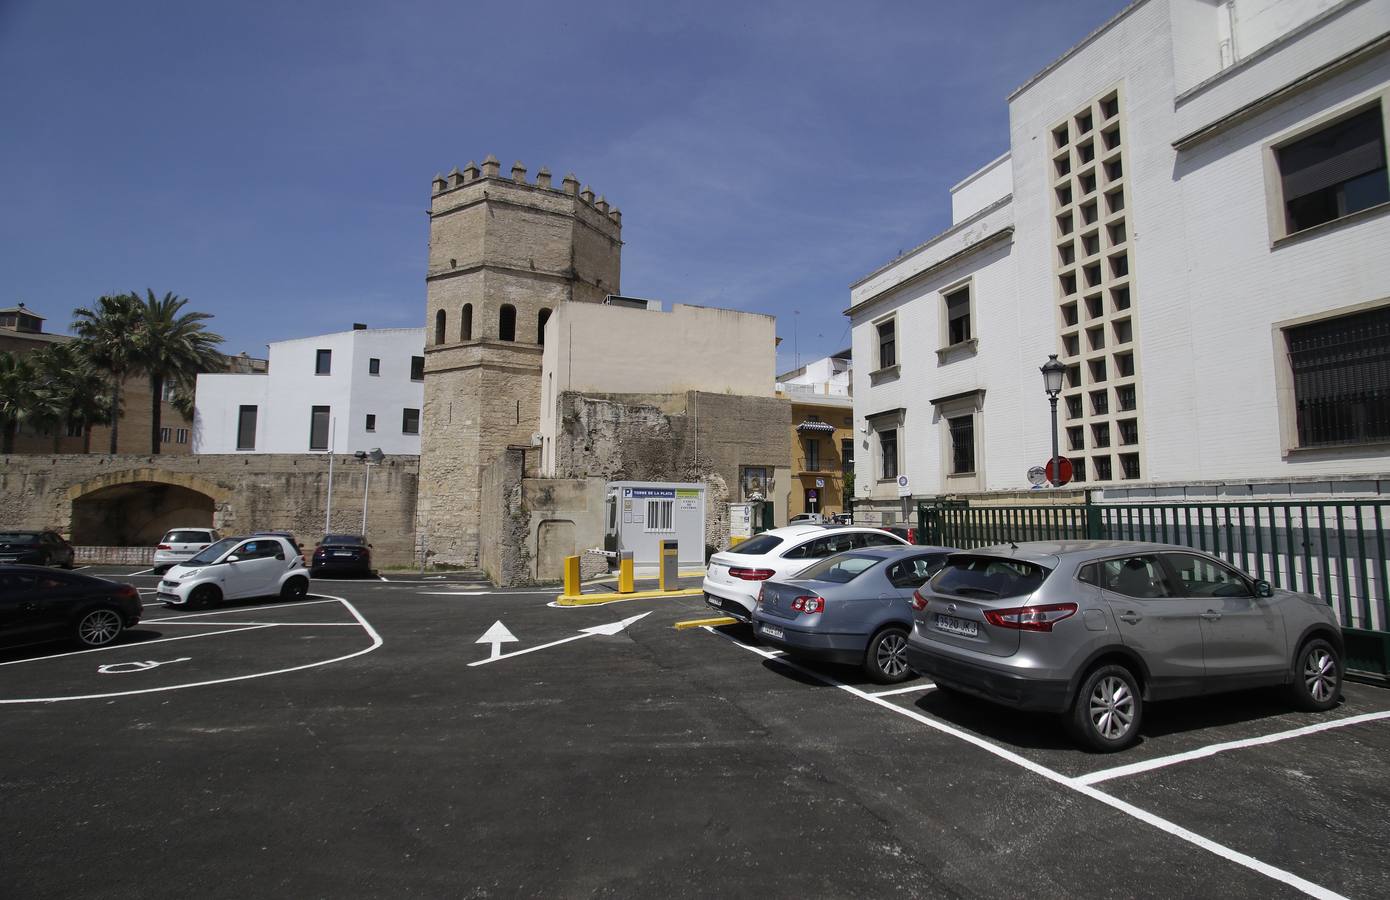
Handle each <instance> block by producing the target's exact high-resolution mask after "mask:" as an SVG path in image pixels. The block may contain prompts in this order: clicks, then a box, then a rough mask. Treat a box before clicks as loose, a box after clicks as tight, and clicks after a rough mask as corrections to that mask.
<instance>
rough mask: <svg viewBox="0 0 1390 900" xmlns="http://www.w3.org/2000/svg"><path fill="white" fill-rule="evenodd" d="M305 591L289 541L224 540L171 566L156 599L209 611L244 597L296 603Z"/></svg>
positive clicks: (306, 586) (262, 538)
mask: <svg viewBox="0 0 1390 900" xmlns="http://www.w3.org/2000/svg"><path fill="white" fill-rule="evenodd" d="M308 590H309V573H308V571H307V570H306V569H305V568H304V560H302V559H300V557H299V553H298V551H297V549H296V548H295V546H294V544H293V543H291V542H290V539H289V538H284V537H279V536H268V535H252V536H251V537H239V538H223V539H222V540H220V541H218V542H217V543H215V544H211V545H209V546H208V547H207V549H205V550H203V551H202V552H201V553H197V554H195V555H194V556H193V557H192V558H191V559H189V560H188V561H187V562H184V563H181V564H180V565H177V566H174V567H173V568H172V569H170V570H169V571H168V572H166V573H164V577H163V578H162V579H161V580H160V582H159V587H158V589H157V590H156V592H155V596H156V597H157V598H158V599H160V600H162V601H164V602H165V603H166V604H168V605H170V606H208V605H210V604H213V603H218V602H220V601H222V600H238V599H241V598H243V597H270V596H277V595H278V596H279V597H280V599H281V600H297V599H299V598H300V597H303V596H304V595H305V593H307V592H308Z"/></svg>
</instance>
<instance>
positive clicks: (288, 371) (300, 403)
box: [193, 328, 425, 455]
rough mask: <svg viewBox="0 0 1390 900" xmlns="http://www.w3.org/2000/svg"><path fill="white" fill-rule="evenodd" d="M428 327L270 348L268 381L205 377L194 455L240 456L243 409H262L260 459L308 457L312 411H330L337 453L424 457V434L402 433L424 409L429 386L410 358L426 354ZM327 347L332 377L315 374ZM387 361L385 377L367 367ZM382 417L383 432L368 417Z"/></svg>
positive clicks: (284, 343)
mask: <svg viewBox="0 0 1390 900" xmlns="http://www.w3.org/2000/svg"><path fill="white" fill-rule="evenodd" d="M424 345H425V333H424V329H423V328H379V329H366V330H358V331H342V332H338V333H336V334H326V335H318V336H315V337H308V338H298V339H295V340H289V341H278V342H276V343H273V344H271V345H270V354H269V358H270V364H269V370H268V372H267V374H265V375H200V376H199V377H198V392H197V401H196V415H195V424H194V446H193V452H195V453H235V452H238V451H237V449H236V427H237V417H238V407H239V406H241V405H243V404H255V405H257V406H258V407H259V410H258V414H257V435H256V449H255V450H254V451H241V452H256V453H307V452H309V430H310V422H311V418H312V411H313V407H315V406H327V407H329V408H330V413H329V415H330V418H331V419H332V420H333V428H332V435H333V442H332V449H333V451H334V452H336V453H353V452H355V451H358V450H370V449H373V448H376V447H380V448H381V450H382V451H383V452H384V453H387V454H404V455H419V453H420V436H419V434H405V433H403V432H402V430H401V426H402V418H403V413H402V411H403V410H404V409H405V408H407V407H408V408H411V409H417V410H418V409H421V408H422V407H423V406H424V382H423V381H412V380H411V378H410V374H411V373H410V366H411V357H413V356H423V355H424ZM320 349H325V350H331V351H332V353H333V359H332V367H331V371H330V373H329V374H327V375H316V374H315V372H314V370H315V363H316V360H317V355H318V351H319V350H320ZM373 357H375V358H377V359H380V360H381V366H380V374H379V375H375V376H374V375H371V374H369V365H368V361H369V359H371V358H373ZM368 413H372V414H375V415H376V431H375V432H374V433H369V432H368V431H367V430H366V416H367V414H368Z"/></svg>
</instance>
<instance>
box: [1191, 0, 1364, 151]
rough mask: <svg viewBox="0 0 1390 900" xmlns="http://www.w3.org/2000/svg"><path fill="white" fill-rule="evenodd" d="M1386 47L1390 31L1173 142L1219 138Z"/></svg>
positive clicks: (1193, 142)
mask: <svg viewBox="0 0 1390 900" xmlns="http://www.w3.org/2000/svg"><path fill="white" fill-rule="evenodd" d="M1339 9H1340V7H1339ZM1386 50H1390V34H1382V35H1381V36H1380V37H1377V38H1374V39H1373V40H1370V41H1367V42H1366V43H1364V44H1362V45H1361V46H1359V47H1357V48H1355V49H1353V50H1351V51H1349V52H1347V53H1343V54H1342V55H1341V56H1339V57H1337V58H1336V59H1333V60H1330V61H1328V62H1326V63H1324V64H1322V65H1321V66H1318V67H1317V68H1316V69H1314V70H1313V71H1311V72H1308V73H1306V74H1304V75H1301V76H1299V77H1298V78H1295V79H1294V80H1293V81H1290V82H1288V83H1287V84H1284V85H1282V86H1280V87H1277V88H1275V89H1274V90H1272V91H1270V92H1269V93H1267V94H1262V95H1260V96H1259V97H1256V98H1255V99H1254V100H1251V101H1250V102H1249V103H1247V104H1245V105H1244V106H1242V107H1240V108H1238V109H1235V110H1233V111H1231V112H1229V113H1227V114H1226V115H1224V116H1222V117H1221V118H1219V119H1217V120H1216V121H1214V122H1208V123H1207V124H1206V125H1203V126H1202V127H1201V128H1198V129H1197V130H1196V131H1193V132H1190V133H1188V134H1185V135H1183V136H1182V137H1180V138H1178V139H1177V140H1175V141H1173V149H1174V150H1178V151H1182V150H1188V149H1191V148H1192V147H1194V146H1196V145H1197V144H1200V143H1201V142H1202V141H1205V140H1207V139H1208V138H1212V137H1215V136H1216V135H1218V134H1221V133H1222V132H1224V131H1228V130H1230V129H1231V128H1234V127H1235V126H1237V125H1239V124H1240V123H1241V122H1244V121H1246V120H1248V119H1252V118H1254V117H1255V116H1258V115H1259V114H1260V113H1262V112H1264V111H1266V110H1268V109H1270V108H1272V107H1274V106H1277V105H1278V104H1280V103H1283V102H1284V101H1285V100H1287V99H1289V98H1290V97H1292V96H1294V95H1296V94H1298V93H1300V92H1302V91H1306V90H1308V89H1309V88H1311V87H1314V86H1316V85H1318V84H1321V83H1322V82H1324V81H1326V80H1328V79H1329V78H1331V77H1333V76H1334V75H1337V74H1340V73H1341V72H1345V71H1346V70H1347V69H1350V68H1351V67H1353V66H1355V65H1357V64H1359V63H1361V62H1364V61H1365V60H1368V59H1370V58H1371V57H1373V56H1376V55H1378V54H1381V53H1384V52H1385V51H1386ZM1252 58H1253V57H1252Z"/></svg>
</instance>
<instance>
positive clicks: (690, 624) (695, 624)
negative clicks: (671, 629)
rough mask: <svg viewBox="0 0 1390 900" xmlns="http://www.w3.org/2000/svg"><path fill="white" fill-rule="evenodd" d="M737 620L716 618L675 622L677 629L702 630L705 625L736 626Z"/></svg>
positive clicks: (729, 617)
mask: <svg viewBox="0 0 1390 900" xmlns="http://www.w3.org/2000/svg"><path fill="white" fill-rule="evenodd" d="M737 624H738V619H735V618H734V617H733V616H717V617H715V618H713V619H687V620H686V621H684V622H677V623H676V626H675V627H677V628H704V627H705V626H706V625H710V626H715V625H737Z"/></svg>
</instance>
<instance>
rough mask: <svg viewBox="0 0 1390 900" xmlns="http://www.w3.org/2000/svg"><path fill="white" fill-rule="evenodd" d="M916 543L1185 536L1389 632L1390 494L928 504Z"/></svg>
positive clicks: (1346, 616) (1356, 622) (1181, 540)
mask: <svg viewBox="0 0 1390 900" xmlns="http://www.w3.org/2000/svg"><path fill="white" fill-rule="evenodd" d="M917 516H918V535H919V536H918V541H919V542H921V543H924V544H943V545H945V546H950V547H960V548H961V549H964V550H969V549H973V548H975V547H983V546H988V545H991V544H1002V543H1007V542H1009V541H1015V542H1023V541H1044V540H1048V541H1050V540H1126V541H1154V542H1158V543H1164V544H1179V545H1182V546H1185V547H1193V548H1195V549H1198V550H1204V551H1206V552H1208V553H1211V554H1213V555H1215V556H1218V557H1221V558H1222V559H1224V560H1226V561H1227V562H1229V563H1231V564H1232V565H1233V566H1235V567H1236V568H1238V569H1241V570H1242V571H1245V572H1248V573H1249V574H1251V575H1254V576H1255V577H1256V578H1260V579H1264V580H1266V581H1268V582H1269V583H1270V584H1272V585H1274V586H1275V587H1277V588H1284V589H1287V590H1293V591H1302V592H1304V593H1308V594H1314V595H1316V596H1318V597H1321V598H1322V599H1323V600H1325V601H1327V603H1328V604H1329V605H1330V606H1331V607H1332V608H1333V610H1334V611H1335V612H1336V614H1337V618H1338V620H1339V621H1340V622H1341V623H1342V626H1343V627H1344V628H1354V629H1364V630H1368V631H1379V632H1390V551H1387V534H1386V524H1387V522H1390V500H1356V501H1332V500H1326V501H1324V500H1310V501H1304V502H1287V503H1280V502H1273V503H1268V502H1250V503H1163V504H1160V503H1132V504H1108V503H1106V504H1099V503H1085V504H1074V505H1065V506H968V505H961V504H945V503H935V502H930V501H927V502H922V503H919V504H918V507H917Z"/></svg>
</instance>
